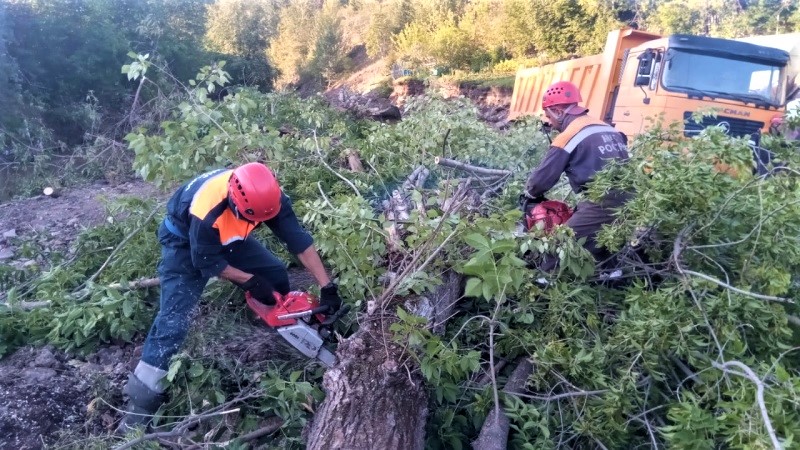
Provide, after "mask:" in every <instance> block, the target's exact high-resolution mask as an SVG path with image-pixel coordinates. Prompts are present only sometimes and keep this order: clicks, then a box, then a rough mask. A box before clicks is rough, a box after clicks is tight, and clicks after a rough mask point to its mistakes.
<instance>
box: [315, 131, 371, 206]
mask: <svg viewBox="0 0 800 450" xmlns="http://www.w3.org/2000/svg"><path fill="white" fill-rule="evenodd" d="M314 146H315V147H316V149H317V155H319V160H320V162H321V163H322V165H323V166H325V168H326V169H328V170H330V171H331V172H333V174H334V175H336V176H337V177H338V178H339V179H341V180H342V181H344V182H345V183H347V185H348V186H350V188H351V189H353V191H354V192H355V193H356V195H357V196H359V197H361V192H359V190H358V188H357V187H356V185H355V184H353V183H352V182H351V181H350V180H348V179H347V178H345V177H344V176H342V175H341V174H340V173H339V172H337V171H335V170H334V169H333V167H331V166H330V165H328V163H327V162H326V161H325V158H324V157H323V156H322V149H321V148H319V140H317V130H314Z"/></svg>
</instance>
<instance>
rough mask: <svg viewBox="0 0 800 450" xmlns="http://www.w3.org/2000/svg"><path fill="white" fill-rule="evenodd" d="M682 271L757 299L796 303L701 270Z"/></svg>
mask: <svg viewBox="0 0 800 450" xmlns="http://www.w3.org/2000/svg"><path fill="white" fill-rule="evenodd" d="M682 272H683V273H685V274H687V275H692V276H695V277H697V278H702V279H704V280H706V281H710V282H712V283H715V284H717V285H719V286H721V287H724V288H726V289H730V290H732V291H733V292H736V293H739V294H742V295H746V296H748V297H753V298H757V299H760V300H768V301H771V302H779V303H794V300H791V299H788V298H783V297H775V296H772V295H764V294H756V293H755V292H750V291H745V290H744V289H739V288H737V287H736V286H731V285H730V284H728V283H726V282H724V281H722V280H718V279H716V278H714V277H711V276H708V275H705V274H702V273H700V272H695V271H693V270H687V269H683V270H682Z"/></svg>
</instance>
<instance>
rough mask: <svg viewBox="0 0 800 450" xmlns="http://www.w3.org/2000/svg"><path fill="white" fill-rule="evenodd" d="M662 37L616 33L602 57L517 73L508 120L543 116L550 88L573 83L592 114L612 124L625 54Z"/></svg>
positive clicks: (589, 57) (588, 57) (610, 36)
mask: <svg viewBox="0 0 800 450" xmlns="http://www.w3.org/2000/svg"><path fill="white" fill-rule="evenodd" d="M660 37H661V36H660V35H658V34H653V33H647V32H644V31H638V30H632V29H623V30H614V31H611V32H610V33H609V34H608V39H607V40H606V47H605V50H604V51H603V53H601V54H599V55H592V56H586V57H583V58H577V59H572V60H568V61H561V62H557V63H554V64H548V65H546V66H542V67H534V68H529V69H520V70H518V71H517V77H516V80H515V81H514V92H513V94H512V96H511V107H510V110H509V113H508V118H509V119H511V120H513V119H517V118H519V117H521V116H524V115H534V116H540V115H541V114H542V109H541V101H542V96H543V95H544V91H545V90H546V89H547V87H548V86H550V84H552V83H554V82H556V81H571V82H572V83H574V84H575V85H576V86H578V88H579V89H580V91H581V96H582V97H583V103H584V105H585V106H586V107H587V108H589V111H590V114H592V115H593V116H594V117H598V118H602V119H603V120H607V121H610V119H611V116H610V115H609V112H610V109H611V108H610V106H611V101H612V98H613V94H614V89H615V88H616V86H617V85H618V84H619V76H620V68H621V65H622V61H623V59H624V55H625V51H626V50H628V49H630V48H632V47H636V46H637V45H640V44H642V43H644V42H647V41H650V40H653V39H658V38H660Z"/></svg>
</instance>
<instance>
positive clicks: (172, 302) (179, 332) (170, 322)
mask: <svg viewBox="0 0 800 450" xmlns="http://www.w3.org/2000/svg"><path fill="white" fill-rule="evenodd" d="M158 238H159V242H160V243H161V261H160V262H159V264H158V277H159V279H160V280H161V301H160V308H159V310H158V314H157V315H156V318H155V320H154V321H153V325H152V326H151V327H150V332H149V333H148V334H147V339H146V340H145V341H144V349H143V350H142V361H144V362H146V363H147V364H150V365H152V366H155V367H158V368H159V369H163V370H167V368H168V367H169V360H170V358H172V356H173V355H175V354H176V353H178V350H180V347H181V345H182V344H183V341H184V340H185V339H186V335H187V334H189V326H190V325H191V324H190V316H191V313H192V311H193V310H194V308H195V307H196V306H197V302H198V300H200V296H201V295H202V294H203V289H205V286H206V283H207V282H208V278H207V277H204V276H203V275H202V274H201V273H200V271H199V270H197V269H195V268H194V266H193V265H192V258H191V254H190V252H189V244H188V242H187V241H186V240H185V239H182V238H180V237H178V236H175V235H173V234H172V233H170V232H169V230H167V229H166V227H165V226H164V224H163V223H162V224H161V227H160V228H159V230H158ZM226 249H229V250H230V251H228V252H226V254H225V259H226V260H227V261H228V264H230V265H231V266H233V267H236V268H237V269H240V270H243V271H245V272H249V273H254V274H258V275H261V276H262V277H264V278H266V279H268V280H269V281H270V282H271V283H272V284H273V286H275V290H277V291H278V292H280V293H281V294H286V293H287V292H289V290H290V288H289V275H288V272H287V271H286V264H284V263H283V262H282V261H281V260H279V259H278V258H277V257H276V256H275V255H274V254H272V252H270V251H269V250H267V249H266V247H264V246H263V245H262V244H261V243H260V242H258V241H257V240H256V239H255V238H252V237H248V238H247V239H245V240H243V241H238V242H234V243H232V244H230V245H228V246H227V247H226ZM242 300H244V298H242ZM242 304H244V301H243V302H242Z"/></svg>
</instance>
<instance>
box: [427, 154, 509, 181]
mask: <svg viewBox="0 0 800 450" xmlns="http://www.w3.org/2000/svg"><path fill="white" fill-rule="evenodd" d="M434 162H435V163H436V164H438V165H440V166H443V167H449V168H451V169H457V170H462V171H464V172H471V173H473V174H476V175H490V176H511V175H513V174H514V173H513V172H512V171H510V170H503V169H487V168H485V167H480V166H473V165H472V164H467V163H463V162H460V161H456V160H454V159H448V158H442V157H440V156H437V157H436V158H435V159H434Z"/></svg>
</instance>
